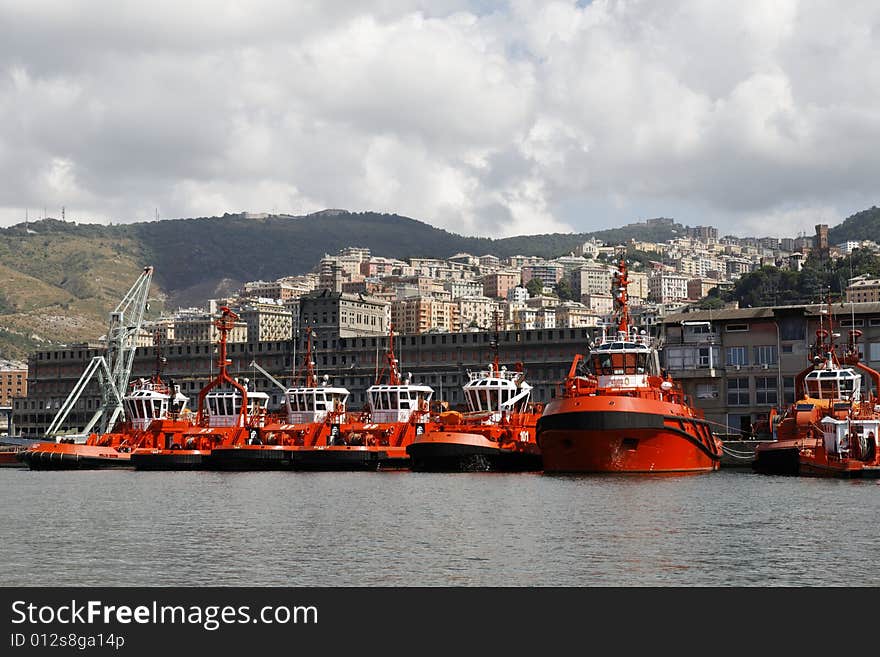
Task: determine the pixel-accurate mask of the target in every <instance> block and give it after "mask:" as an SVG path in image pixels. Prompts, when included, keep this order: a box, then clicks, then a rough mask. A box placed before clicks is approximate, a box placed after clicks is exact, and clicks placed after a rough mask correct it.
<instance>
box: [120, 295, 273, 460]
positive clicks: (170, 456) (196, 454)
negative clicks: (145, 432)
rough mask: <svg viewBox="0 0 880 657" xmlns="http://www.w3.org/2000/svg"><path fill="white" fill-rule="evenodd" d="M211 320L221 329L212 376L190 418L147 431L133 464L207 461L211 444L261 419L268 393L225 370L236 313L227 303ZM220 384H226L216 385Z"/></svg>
mask: <svg viewBox="0 0 880 657" xmlns="http://www.w3.org/2000/svg"><path fill="white" fill-rule="evenodd" d="M220 311H221V313H222V315H221V317H219V318H218V319H217V320H215V322H214V325H215V326H216V327H217V330H218V331H219V333H220V339H219V355H218V369H219V372H218V374H217V376H216V377H215V378H214V379H212V380H211V381H210V382H209V383H208V384H207V385H206V386H205V387H204V388H202V390H201V391H200V392H199V406H198V413H197V415H196V420H195V423H191V422H190V423H187V424H186V425H185V426H183V427H180V429H179V430H176V431H157V432H152V433H151V435H150V436H149V437H148V439H145V440H142V441H141V442H140V444H139V445H138V448H137V449H135V450H134V451H133V452H132V454H131V463H132V465H134V467H135V468H136V469H138V470H191V469H200V468H204V467H208V466H209V465H210V463H209V457H210V455H211V452H212V450H213V449H216V448H218V447H220V446H223V445H231V444H236V443H241V442H244V441H246V440H247V438H248V436H249V435H251V434H250V433H249V432H250V431H256V429H257V428H258V427H259V426H261V423H262V422H264V421H265V417H266V406H267V405H268V402H269V396H268V395H267V394H266V393H264V392H254V391H250V392H249V391H248V389H247V388H246V387H245V386H244V385H242V384H241V383H239V382H238V381H236V380H235V379H233V378H232V377H231V376H229V373H228V371H227V367H228V366H229V365H230V364H231V361H230V360H229V359H228V358H227V357H226V341H227V336H228V334H229V331H231V330H232V329H233V328H234V326H235V320H236V319H238V315H236V314H235V313H234V312H232V311H231V310H230V309H229V308H227V307H225V306H224V307H222V308H221V309H220ZM221 386H226V387H223V388H221Z"/></svg>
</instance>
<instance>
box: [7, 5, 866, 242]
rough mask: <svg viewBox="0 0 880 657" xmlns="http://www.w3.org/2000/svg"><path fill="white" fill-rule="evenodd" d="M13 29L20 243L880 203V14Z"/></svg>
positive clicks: (823, 215) (381, 10) (358, 17)
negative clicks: (123, 232) (304, 221)
mask: <svg viewBox="0 0 880 657" xmlns="http://www.w3.org/2000/svg"><path fill="white" fill-rule="evenodd" d="M0 28H2V34H3V37H2V39H0V225H9V224H13V223H18V222H20V221H22V220H23V219H24V216H25V212H26V210H27V212H28V215H29V217H30V218H32V219H33V218H39V217H40V216H42V215H43V214H44V213H45V214H47V215H49V216H60V213H61V211H60V208H61V207H62V206H64V207H65V208H66V216H67V219H68V220H71V219H73V220H77V221H97V222H102V223H105V222H107V221H111V220H112V221H113V222H114V223H115V222H130V221H138V220H148V219H153V218H154V217H155V215H156V212H157V211H158V213H159V215H160V217H162V218H176V217H189V216H209V215H217V214H223V213H224V212H238V211H242V210H247V211H252V212H262V211H266V212H273V211H274V212H285V213H291V214H304V213H308V212H312V211H315V210H320V209H323V208H346V209H350V210H376V211H382V212H397V213H400V214H404V215H407V216H411V217H414V218H417V219H421V220H424V221H427V222H429V223H431V224H434V225H436V226H441V227H444V228H448V229H451V230H454V231H456V232H460V233H465V234H479V235H514V234H527V233H540V232H552V231H571V230H594V229H600V228H606V227H611V226H616V225H621V224H624V223H628V222H630V221H633V220H640V219H644V218H648V217H656V216H667V217H675V218H676V219H678V220H679V221H681V222H682V223H686V224H690V225H696V224H714V225H717V226H719V227H720V228H721V229H722V231H723V233H731V234H740V235H744V234H757V235H796V234H797V233H798V232H799V231H808V232H812V230H813V229H812V226H813V224H815V223H817V222H820V221H821V222H827V223H831V224H834V223H837V222H839V221H840V220H841V219H842V218H843V217H845V216H847V215H848V214H851V213H852V212H854V211H857V210H860V209H864V208H866V207H870V206H871V205H874V204H875V203H877V200H878V199H877V196H878V195H880V194H878V180H880V175H878V174H880V66H878V63H880V5H878V3H876V2H874V1H871V0H869V1H867V2H859V1H858V0H848V1H847V2H846V3H840V2H836V1H834V0H831V1H828V2H823V1H822V0H811V1H802V2H799V1H797V0H767V1H766V2H765V1H762V0H746V2H730V0H681V1H680V2H674V1H673V0H664V1H662V2H657V1H656V0H645V1H641V0H607V1H603V0H596V1H594V2H592V3H588V2H574V1H569V2H562V1H559V2H550V1H531V0H523V1H518V0H510V1H501V0H497V1H496V0H471V1H466V0H461V1H457V0H375V1H369V0H360V1H358V2H353V1H348V0H338V1H337V0H300V1H298V2H290V1H287V0H277V1H273V0H246V1H243V2H233V1H231V0H198V1H193V0H190V1H188V2H180V1H179V0H150V2H144V1H142V0H138V1H127V0H125V1H123V0H107V1H106V2H99V1H93V0H77V1H76V2H70V0H57V1H53V0H0Z"/></svg>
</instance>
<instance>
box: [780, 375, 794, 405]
mask: <svg viewBox="0 0 880 657" xmlns="http://www.w3.org/2000/svg"><path fill="white" fill-rule="evenodd" d="M782 401H783V402H785V404H794V403H795V401H797V400H796V399H795V398H794V377H793V376H784V377H782Z"/></svg>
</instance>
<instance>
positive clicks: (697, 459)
mask: <svg viewBox="0 0 880 657" xmlns="http://www.w3.org/2000/svg"><path fill="white" fill-rule="evenodd" d="M611 406H615V407H616V408H615V410H608V408H609V407H611ZM679 408H681V407H676V406H675V405H673V404H669V403H663V402H654V401H645V400H640V399H638V398H631V397H608V396H606V397H592V398H589V399H576V400H572V401H569V400H564V401H560V402H551V404H549V405H548V406H547V411H545V413H544V415H543V416H542V417H541V419H540V420H539V421H538V429H537V436H538V444H539V445H540V448H541V453H542V456H543V462H544V472H549V473H577V472H584V473H602V472H608V473H632V474H645V473H652V474H656V473H700V472H712V471H714V470H718V469H719V468H720V463H721V453H722V450H721V442H720V441H719V440H718V439H717V438H715V437H714V436H713V434H712V432H711V430H710V428H709V425H708V423H706V422H705V421H704V420H702V419H701V418H696V417H693V416H688V415H679V414H678V413H676V411H677V410H678V409H679Z"/></svg>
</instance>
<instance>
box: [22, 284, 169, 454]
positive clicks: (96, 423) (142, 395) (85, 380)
mask: <svg viewBox="0 0 880 657" xmlns="http://www.w3.org/2000/svg"><path fill="white" fill-rule="evenodd" d="M152 277H153V268H152V267H144V270H143V272H142V273H141V275H140V276H139V277H138V279H137V280H136V281H135V283H134V284H133V285H132V286H131V288H130V289H129V290H128V292H127V293H126V295H125V297H124V298H123V299H122V301H121V302H120V303H119V304H118V305H117V306H116V309H115V310H114V311H113V312H111V313H110V324H109V328H108V330H107V350H106V353H105V354H102V355H99V356H95V357H94V358H92V360H91V361H90V362H89V364H88V365H87V366H86V368H85V370H84V371H83V373H82V375H81V376H80V378H79V380H78V381H77V383H76V385H75V386H74V387H73V389H72V390H71V391H70V393H69V394H68V396H67V399H65V401H64V404H63V405H62V406H61V408H60V409H59V410H58V413H57V414H56V415H55V417H54V418H53V420H52V422H51V424H50V425H49V428H48V429H47V431H46V437H47V438H48V439H49V440H47V441H44V442H39V443H37V444H35V445H33V446H32V447H30V448H28V449H26V450H24V451H23V452H20V453H19V454H18V457H19V459H20V460H22V461H23V462H24V463H26V464H27V465H28V466H29V467H30V468H32V469H53V470H58V469H80V468H112V467H126V466H128V465H129V464H130V455H131V450H132V448H133V447H134V446H135V445H136V444H137V441H138V440H139V439H140V438H141V437H142V435H143V434H144V432H145V429H146V427H147V426H148V425H149V423H150V422H152V421H153V420H155V419H159V418H162V419H165V418H167V417H168V415H169V413H171V412H172V409H171V408H170V404H171V402H172V394H171V391H169V390H167V389H166V388H165V387H164V384H162V385H160V384H157V383H156V379H152V380H149V381H147V380H141V381H139V382H137V383H135V384H134V389H133V390H131V391H129V377H130V376H131V368H132V363H133V361H134V354H135V348H136V337H137V335H138V334H139V333H140V330H141V324H142V321H143V316H144V310H145V308H146V305H147V295H148V292H149V289H150V282H151V281H152ZM157 377H158V374H157ZM93 382H94V383H95V384H97V387H98V389H99V391H100V395H101V399H100V403H99V404H98V406H97V408H96V410H95V413H94V415H93V416H92V418H91V420H89V421H88V422H87V423H86V425H85V427H84V428H83V429H82V433H80V434H65V433H64V430H63V429H62V427H64V426H65V423H66V421H67V418H68V417H69V415H70V413H71V411H73V409H74V408H76V407H77V405H78V404H80V397H81V395H82V394H83V392H84V391H85V390H87V389H88V387H89V385H90V384H91V383H93ZM145 400H149V404H148V405H145V404H144V403H142V402H145ZM80 405H81V404H80ZM139 412H140V413H143V414H144V415H143V416H137V415H134V414H135V413H139ZM119 418H126V419H125V420H124V421H123V422H122V423H121V424H120V426H119V428H118V429H115V428H116V427H117V420H119ZM95 428H97V430H96V431H93V429H95ZM114 429H115V430H114Z"/></svg>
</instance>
